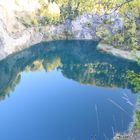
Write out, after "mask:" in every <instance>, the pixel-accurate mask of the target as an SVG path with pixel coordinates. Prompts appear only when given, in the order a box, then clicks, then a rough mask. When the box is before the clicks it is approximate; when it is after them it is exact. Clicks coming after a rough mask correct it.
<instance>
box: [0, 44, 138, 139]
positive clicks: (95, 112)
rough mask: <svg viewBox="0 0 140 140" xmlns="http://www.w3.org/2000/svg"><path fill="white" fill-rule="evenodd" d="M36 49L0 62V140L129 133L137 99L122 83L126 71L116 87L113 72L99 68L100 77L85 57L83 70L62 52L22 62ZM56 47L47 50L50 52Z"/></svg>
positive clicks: (36, 53)
mask: <svg viewBox="0 0 140 140" xmlns="http://www.w3.org/2000/svg"><path fill="white" fill-rule="evenodd" d="M72 44H73V42H72ZM62 45H65V46H66V42H65V43H64V44H63V43H61V46H62ZM76 45H77V44H76ZM44 46H45V48H46V47H47V46H48V44H45V45H43V47H44ZM94 46H95V45H94ZM57 47H59V46H57ZM57 47H56V48H57ZM77 47H78V46H77ZM34 48H35V47H34ZM38 48H39V46H37V47H36V49H35V50H34V49H33V50H31V52H32V51H33V52H34V51H36V52H34V53H33V54H32V55H30V53H29V52H30V50H26V51H25V52H26V53H25V54H26V55H23V54H24V52H21V53H20V54H17V55H14V56H11V57H9V58H7V59H6V60H3V61H2V62H0V66H1V67H0V75H1V79H0V80H1V82H0V85H1V90H0V91H1V96H2V97H1V99H2V100H1V102H0V140H107V139H108V140H111V139H112V137H113V136H114V135H115V134H116V133H117V132H119V133H123V132H127V131H128V129H129V126H130V124H131V122H132V121H133V115H134V111H135V104H136V100H137V96H136V94H135V93H133V89H132V88H131V86H129V85H128V84H127V81H126V80H125V72H124V73H123V72H122V71H121V70H120V71H118V73H119V74H122V73H123V75H124V77H122V78H121V81H122V83H121V84H120V82H119V79H117V80H118V82H116V81H114V80H115V79H116V78H115V76H114V78H112V79H111V77H113V76H112V75H113V74H112V72H113V69H111V70H110V72H108V71H107V70H108V69H106V65H103V66H102V67H101V66H100V67H99V68H100V70H102V69H103V72H100V73H99V71H96V70H95V69H96V68H97V66H96V67H95V66H93V64H94V62H93V61H94V60H95V59H94V60H93V58H91V57H90V58H87V59H85V58H84V59H85V61H90V63H87V62H86V64H87V65H88V68H87V66H86V65H85V64H83V61H82V62H80V61H79V60H78V59H76V60H75V57H74V56H73V58H74V59H73V58H72V56H71V54H70V56H71V57H70V58H71V59H69V57H68V53H70V52H68V51H67V49H66V50H65V51H66V56H65V53H64V52H65V51H63V53H62V54H61V53H60V54H59V53H58V52H57V53H50V52H47V51H46V52H43V56H42V53H41V56H40V57H37V58H35V59H33V58H32V59H28V61H26V58H27V54H29V56H31V57H34V56H37V55H38V54H39V51H38ZM56 48H55V49H54V48H49V47H48V49H50V50H51V51H52V50H53V51H54V50H55V51H56ZM86 49H88V48H86ZM27 52H28V53H27ZM41 52H42V49H41ZM59 52H60V51H59ZM21 54H22V55H21ZM34 54H35V55H34ZM45 54H46V55H45ZM50 54H51V56H53V57H52V59H50V57H48V56H49V55H50ZM56 54H59V55H56ZM74 54H75V53H74ZM19 56H20V57H19ZM21 56H22V57H21ZM25 56H26V57H25ZM58 56H59V57H58ZM64 56H65V57H64ZM54 57H55V63H54V61H52V60H54ZM63 57H64V58H66V59H62V58H63ZM76 57H77V56H76ZM82 57H83V56H82ZM106 57H109V56H108V55H107V56H106ZM56 58H57V59H56ZM58 58H59V59H58ZM78 58H79V57H78ZM80 59H82V58H80ZM88 59H89V60H88ZM107 60H109V61H110V59H107ZM123 61H125V60H123ZM25 62H26V63H25ZM60 62H61V64H60ZM66 62H67V63H66ZM73 62H75V63H73ZM91 62H92V63H91ZM99 62H100V61H99ZM107 62H108V61H106V63H107ZM116 62H117V60H116V59H115V63H116ZM126 62H127V61H126ZM100 63H101V62H100ZM106 63H105V62H104V64H106ZM108 63H109V62H108ZM42 64H43V65H42ZM52 64H53V66H52ZM109 64H110V63H109ZM117 64H118V63H117ZM54 65H55V67H54ZM112 65H113V67H116V69H119V68H120V67H124V66H123V65H120V66H119V68H118V67H117V66H118V65H115V64H114V62H112ZM129 65H130V66H131V65H132V66H133V63H131V62H127V63H126V66H125V67H124V68H126V67H127V68H128V69H131V68H130V67H129ZM134 65H135V64H134ZM46 67H47V68H46ZM53 67H54V68H53ZM89 67H90V68H89ZM93 67H95V68H94V69H93ZM91 68H92V69H91ZM116 69H115V70H116ZM106 71H107V72H106ZM116 71H117V70H116ZM116 71H115V73H116ZM125 71H126V69H125ZM4 74H5V75H4ZM96 74H97V75H96ZM100 74H101V75H100ZM83 76H84V77H83ZM108 76H109V77H110V76H111V77H110V79H109V78H107V77H108ZM93 77H94V78H95V79H96V80H95V81H94V78H93ZM118 78H120V77H118ZM83 79H84V80H83ZM109 81H110V83H109ZM123 81H124V82H123ZM123 84H124V85H123ZM124 86H125V87H124Z"/></svg>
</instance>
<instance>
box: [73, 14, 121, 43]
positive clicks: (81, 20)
mask: <svg viewBox="0 0 140 140" xmlns="http://www.w3.org/2000/svg"><path fill="white" fill-rule="evenodd" d="M108 19H111V21H112V24H109V25H108V24H104V22H105V20H108ZM101 25H102V26H105V28H106V29H107V30H108V31H109V32H111V33H112V34H115V32H117V31H118V30H121V29H122V28H123V20H122V18H120V17H119V16H118V15H117V14H116V13H113V14H111V15H103V16H99V15H92V14H87V13H86V14H83V15H82V16H79V17H77V18H76V19H75V20H74V21H72V23H71V26H72V27H71V28H72V33H73V35H74V38H75V39H94V40H98V39H99V38H98V37H97V35H96V33H97V31H98V30H99V27H100V26H101Z"/></svg>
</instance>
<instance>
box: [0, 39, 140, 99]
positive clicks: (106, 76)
mask: <svg viewBox="0 0 140 140" xmlns="http://www.w3.org/2000/svg"><path fill="white" fill-rule="evenodd" d="M97 44H98V43H97V42H93V41H54V42H49V43H41V44H39V45H36V46H33V47H32V48H30V49H27V50H25V51H22V52H20V53H18V54H15V55H12V56H9V57H8V58H7V59H5V60H3V61H1V62H0V98H1V99H4V98H5V96H6V95H9V94H10V92H11V91H14V89H15V87H16V85H17V84H18V83H19V82H20V79H21V72H23V71H26V72H27V71H37V70H39V71H42V70H43V69H45V71H46V72H50V71H53V70H54V69H59V70H61V72H62V74H63V75H64V76H65V77H66V78H68V79H72V80H74V81H77V82H79V83H81V84H84V85H96V86H100V87H110V88H114V87H119V88H129V89H131V90H132V91H133V88H132V86H131V82H130V80H129V78H128V73H127V71H128V70H129V71H131V70H133V71H134V72H135V73H138V72H139V71H140V68H139V66H138V65H137V64H136V63H134V62H131V61H128V60H125V59H120V58H117V57H114V56H111V55H108V54H104V53H102V52H100V51H98V50H96V46H97Z"/></svg>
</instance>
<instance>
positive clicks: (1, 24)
mask: <svg viewBox="0 0 140 140" xmlns="http://www.w3.org/2000/svg"><path fill="white" fill-rule="evenodd" d="M46 3H48V1H47V0H46ZM52 7H53V8H52ZM39 8H40V6H39V0H24V1H23V0H10V1H9V0H0V60H1V59H4V58H5V57H7V56H8V55H10V54H12V53H16V52H18V51H21V50H23V49H25V48H27V47H30V46H31V45H34V44H37V43H40V42H41V41H52V40H62V39H63V40H64V39H77V40H95V41H99V40H100V39H102V36H101V37H99V36H98V35H97V32H103V30H101V31H100V30H99V29H100V26H103V27H104V28H105V29H106V30H107V31H108V32H110V33H111V34H112V35H114V34H115V33H116V32H117V31H119V30H122V29H123V19H122V18H121V17H120V16H119V15H118V14H117V13H112V14H110V15H102V16H100V15H93V14H89V13H85V14H83V15H81V16H78V17H76V18H75V19H74V20H66V21H65V22H64V23H63V24H60V25H48V26H45V27H30V28H26V27H25V26H23V24H21V21H18V20H17V17H19V18H21V17H24V16H25V15H26V14H31V15H32V12H33V11H35V10H37V9H39ZM54 9H57V14H58V13H60V9H59V7H58V6H57V5H56V4H55V3H52V5H51V8H50V12H51V13H52V12H54V11H53V10H54ZM55 12H56V11H55ZM29 19H30V18H29ZM107 20H109V21H110V20H111V23H105V21H107ZM116 51H117V50H115V49H113V50H112V51H111V52H110V53H112V54H114V55H117V54H118V53H114V52H116ZM121 54H122V55H124V54H123V53H121ZM126 55H127V53H126ZM138 55H140V54H139V53H138ZM124 56H125V55H124Z"/></svg>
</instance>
